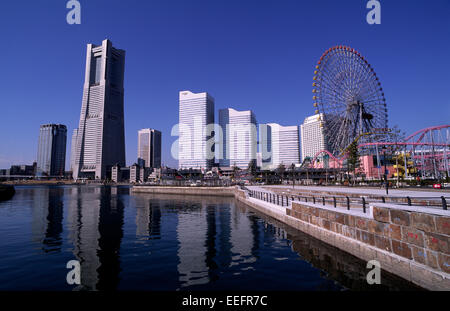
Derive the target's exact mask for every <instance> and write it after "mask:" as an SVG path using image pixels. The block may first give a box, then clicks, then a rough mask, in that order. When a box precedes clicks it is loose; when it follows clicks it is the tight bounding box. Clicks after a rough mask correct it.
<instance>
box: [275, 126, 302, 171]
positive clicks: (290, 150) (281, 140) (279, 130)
mask: <svg viewBox="0 0 450 311" xmlns="http://www.w3.org/2000/svg"><path fill="white" fill-rule="evenodd" d="M267 125H268V126H269V127H270V132H271V141H272V145H271V147H272V148H271V149H272V162H271V167H272V168H277V167H278V166H279V165H280V164H283V165H284V166H286V167H289V166H291V165H292V164H294V165H298V164H300V139H299V127H298V126H297V125H293V126H282V125H279V124H277V123H269V124H267Z"/></svg>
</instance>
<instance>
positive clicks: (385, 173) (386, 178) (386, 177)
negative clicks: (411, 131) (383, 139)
mask: <svg viewBox="0 0 450 311" xmlns="http://www.w3.org/2000/svg"><path fill="white" fill-rule="evenodd" d="M381 150H383V156H384V159H383V160H384V180H385V182H386V195H388V194H389V182H388V172H387V168H386V162H387V161H386V151H387V147H386V146H383V148H382V149H381Z"/></svg>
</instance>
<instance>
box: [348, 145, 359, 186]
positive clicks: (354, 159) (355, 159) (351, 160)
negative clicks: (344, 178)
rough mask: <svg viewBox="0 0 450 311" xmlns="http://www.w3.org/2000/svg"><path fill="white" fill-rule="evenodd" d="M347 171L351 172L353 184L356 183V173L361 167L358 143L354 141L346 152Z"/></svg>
mask: <svg viewBox="0 0 450 311" xmlns="http://www.w3.org/2000/svg"><path fill="white" fill-rule="evenodd" d="M347 154H348V156H347V171H348V172H353V184H355V182H356V171H357V170H358V169H359V168H360V166H361V159H360V154H359V150H358V142H357V141H354V142H352V143H351V144H350V146H349V147H348V151H347Z"/></svg>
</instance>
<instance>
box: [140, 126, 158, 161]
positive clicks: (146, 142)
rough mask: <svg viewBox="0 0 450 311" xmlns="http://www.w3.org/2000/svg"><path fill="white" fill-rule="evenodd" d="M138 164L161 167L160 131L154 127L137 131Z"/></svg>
mask: <svg viewBox="0 0 450 311" xmlns="http://www.w3.org/2000/svg"><path fill="white" fill-rule="evenodd" d="M138 164H139V166H140V167H152V168H160V167H161V132H160V131H157V130H154V129H150V128H147V129H142V130H139V131H138Z"/></svg>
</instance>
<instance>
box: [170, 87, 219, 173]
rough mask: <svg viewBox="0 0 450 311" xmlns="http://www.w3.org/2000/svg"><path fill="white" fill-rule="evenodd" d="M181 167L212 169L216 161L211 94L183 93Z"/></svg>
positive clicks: (179, 142)
mask: <svg viewBox="0 0 450 311" xmlns="http://www.w3.org/2000/svg"><path fill="white" fill-rule="evenodd" d="M179 99H180V111H179V118H180V119H179V125H178V126H179V128H178V129H179V140H178V167H179V168H180V169H189V168H194V169H210V168H211V167H212V166H213V164H214V145H215V144H214V139H215V138H214V98H213V97H212V96H211V95H209V94H208V93H206V92H204V93H197V94H195V93H192V92H190V91H181V92H180V95H179Z"/></svg>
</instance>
